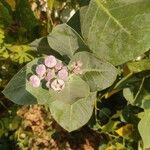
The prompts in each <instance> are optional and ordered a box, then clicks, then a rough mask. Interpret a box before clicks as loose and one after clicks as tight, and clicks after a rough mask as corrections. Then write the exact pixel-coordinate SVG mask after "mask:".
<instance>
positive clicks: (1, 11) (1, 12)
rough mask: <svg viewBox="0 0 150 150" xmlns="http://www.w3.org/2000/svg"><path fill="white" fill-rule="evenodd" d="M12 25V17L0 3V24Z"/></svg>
mask: <svg viewBox="0 0 150 150" xmlns="http://www.w3.org/2000/svg"><path fill="white" fill-rule="evenodd" d="M11 23H12V16H11V15H10V13H9V11H8V9H7V7H5V6H4V5H3V3H1V2H0V24H3V25H5V26H8V25H10V24H11Z"/></svg>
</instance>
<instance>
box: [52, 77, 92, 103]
mask: <svg viewBox="0 0 150 150" xmlns="http://www.w3.org/2000/svg"><path fill="white" fill-rule="evenodd" d="M50 93H51V95H52V99H54V100H57V101H63V102H64V103H69V104H72V103H75V102H76V101H78V100H79V99H82V98H85V97H87V96H88V95H89V93H90V89H89V86H88V84H87V83H86V82H85V81H84V80H82V79H81V78H80V77H79V76H76V75H71V76H70V77H69V79H68V80H67V81H66V83H65V88H64V89H63V90H62V91H60V92H59V93H58V92H56V91H54V90H51V91H50Z"/></svg>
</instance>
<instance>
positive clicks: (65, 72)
mask: <svg viewBox="0 0 150 150" xmlns="http://www.w3.org/2000/svg"><path fill="white" fill-rule="evenodd" d="M58 77H59V78H60V79H62V80H66V79H67V78H68V70H67V69H65V68H64V69H61V70H60V71H58Z"/></svg>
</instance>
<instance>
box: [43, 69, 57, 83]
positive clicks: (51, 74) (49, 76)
mask: <svg viewBox="0 0 150 150" xmlns="http://www.w3.org/2000/svg"><path fill="white" fill-rule="evenodd" d="M54 77H55V71H54V69H47V74H46V76H45V80H47V81H50V80H51V79H53V78H54Z"/></svg>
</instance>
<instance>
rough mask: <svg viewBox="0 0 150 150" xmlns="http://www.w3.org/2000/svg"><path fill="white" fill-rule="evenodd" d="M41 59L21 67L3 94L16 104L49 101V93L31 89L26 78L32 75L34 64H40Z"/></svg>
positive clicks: (42, 89)
mask: <svg viewBox="0 0 150 150" xmlns="http://www.w3.org/2000/svg"><path fill="white" fill-rule="evenodd" d="M40 61H41V59H35V60H33V61H31V62H30V63H28V64H27V65H26V66H25V67H23V68H22V69H21V70H20V71H19V72H18V73H17V74H16V75H15V76H14V77H13V78H12V79H11V80H10V82H9V83H8V85H7V86H6V87H5V89H4V91H3V93H4V95H5V96H6V97H7V98H8V99H10V100H12V101H13V102H14V103H16V104H21V105H25V104H27V105H30V104H36V103H38V104H45V103H47V102H50V101H51V96H50V93H49V92H48V90H47V89H44V88H42V87H41V86H40V87H38V88H33V87H32V86H31V84H30V83H29V81H28V79H27V77H28V75H29V74H31V73H33V67H34V65H35V64H38V63H40Z"/></svg>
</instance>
